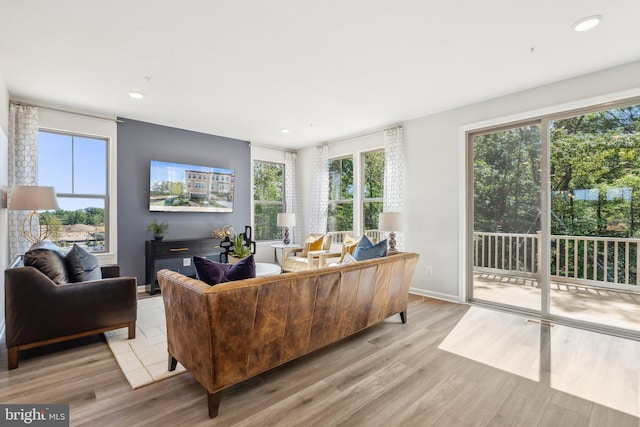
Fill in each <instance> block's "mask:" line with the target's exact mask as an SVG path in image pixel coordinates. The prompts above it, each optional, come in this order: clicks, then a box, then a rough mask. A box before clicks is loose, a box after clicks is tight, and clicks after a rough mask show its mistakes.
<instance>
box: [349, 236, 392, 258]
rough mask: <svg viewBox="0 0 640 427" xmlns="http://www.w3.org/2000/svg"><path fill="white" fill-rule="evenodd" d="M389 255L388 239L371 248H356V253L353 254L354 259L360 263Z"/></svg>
mask: <svg viewBox="0 0 640 427" xmlns="http://www.w3.org/2000/svg"><path fill="white" fill-rule="evenodd" d="M386 255H387V239H384V240H382V241H380V242H378V243H376V244H375V245H371V246H369V247H362V246H358V247H356V251H355V252H354V253H353V257H354V258H355V259H357V260H358V261H364V260H366V259H373V258H380V257H383V256H386Z"/></svg>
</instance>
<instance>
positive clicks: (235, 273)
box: [227, 255, 256, 282]
mask: <svg viewBox="0 0 640 427" xmlns="http://www.w3.org/2000/svg"><path fill="white" fill-rule="evenodd" d="M254 277H256V262H255V260H254V259H253V255H249V256H248V257H246V258H243V259H241V260H240V261H238V263H237V264H236V265H234V266H232V267H231V268H230V269H229V272H228V273H227V281H228V282H232V281H234V280H245V279H253V278H254Z"/></svg>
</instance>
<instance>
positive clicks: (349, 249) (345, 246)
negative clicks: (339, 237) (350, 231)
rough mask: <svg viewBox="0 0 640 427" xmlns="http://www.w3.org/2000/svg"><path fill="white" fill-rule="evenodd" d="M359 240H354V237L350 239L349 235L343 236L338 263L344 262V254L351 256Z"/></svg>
mask: <svg viewBox="0 0 640 427" xmlns="http://www.w3.org/2000/svg"><path fill="white" fill-rule="evenodd" d="M360 240H361V239H356V238H355V237H351V236H349V235H347V236H344V241H343V242H342V253H341V255H340V261H344V257H345V255H346V254H349V255H353V253H354V252H355V251H356V247H357V246H358V243H359V242H360Z"/></svg>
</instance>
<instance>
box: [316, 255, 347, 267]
mask: <svg viewBox="0 0 640 427" xmlns="http://www.w3.org/2000/svg"><path fill="white" fill-rule="evenodd" d="M341 256H342V252H327V253H323V254H319V255H318V259H319V267H324V266H325V265H326V264H327V261H328V260H329V259H330V258H338V259H339V258H340V257H341Z"/></svg>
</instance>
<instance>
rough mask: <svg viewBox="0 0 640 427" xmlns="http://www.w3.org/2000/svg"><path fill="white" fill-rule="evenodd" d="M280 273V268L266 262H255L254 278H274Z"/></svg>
mask: <svg viewBox="0 0 640 427" xmlns="http://www.w3.org/2000/svg"><path fill="white" fill-rule="evenodd" d="M280 273H282V268H280V266H279V265H276V264H269V263H268V262H256V277H266V276H275V275H277V274H280Z"/></svg>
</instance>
